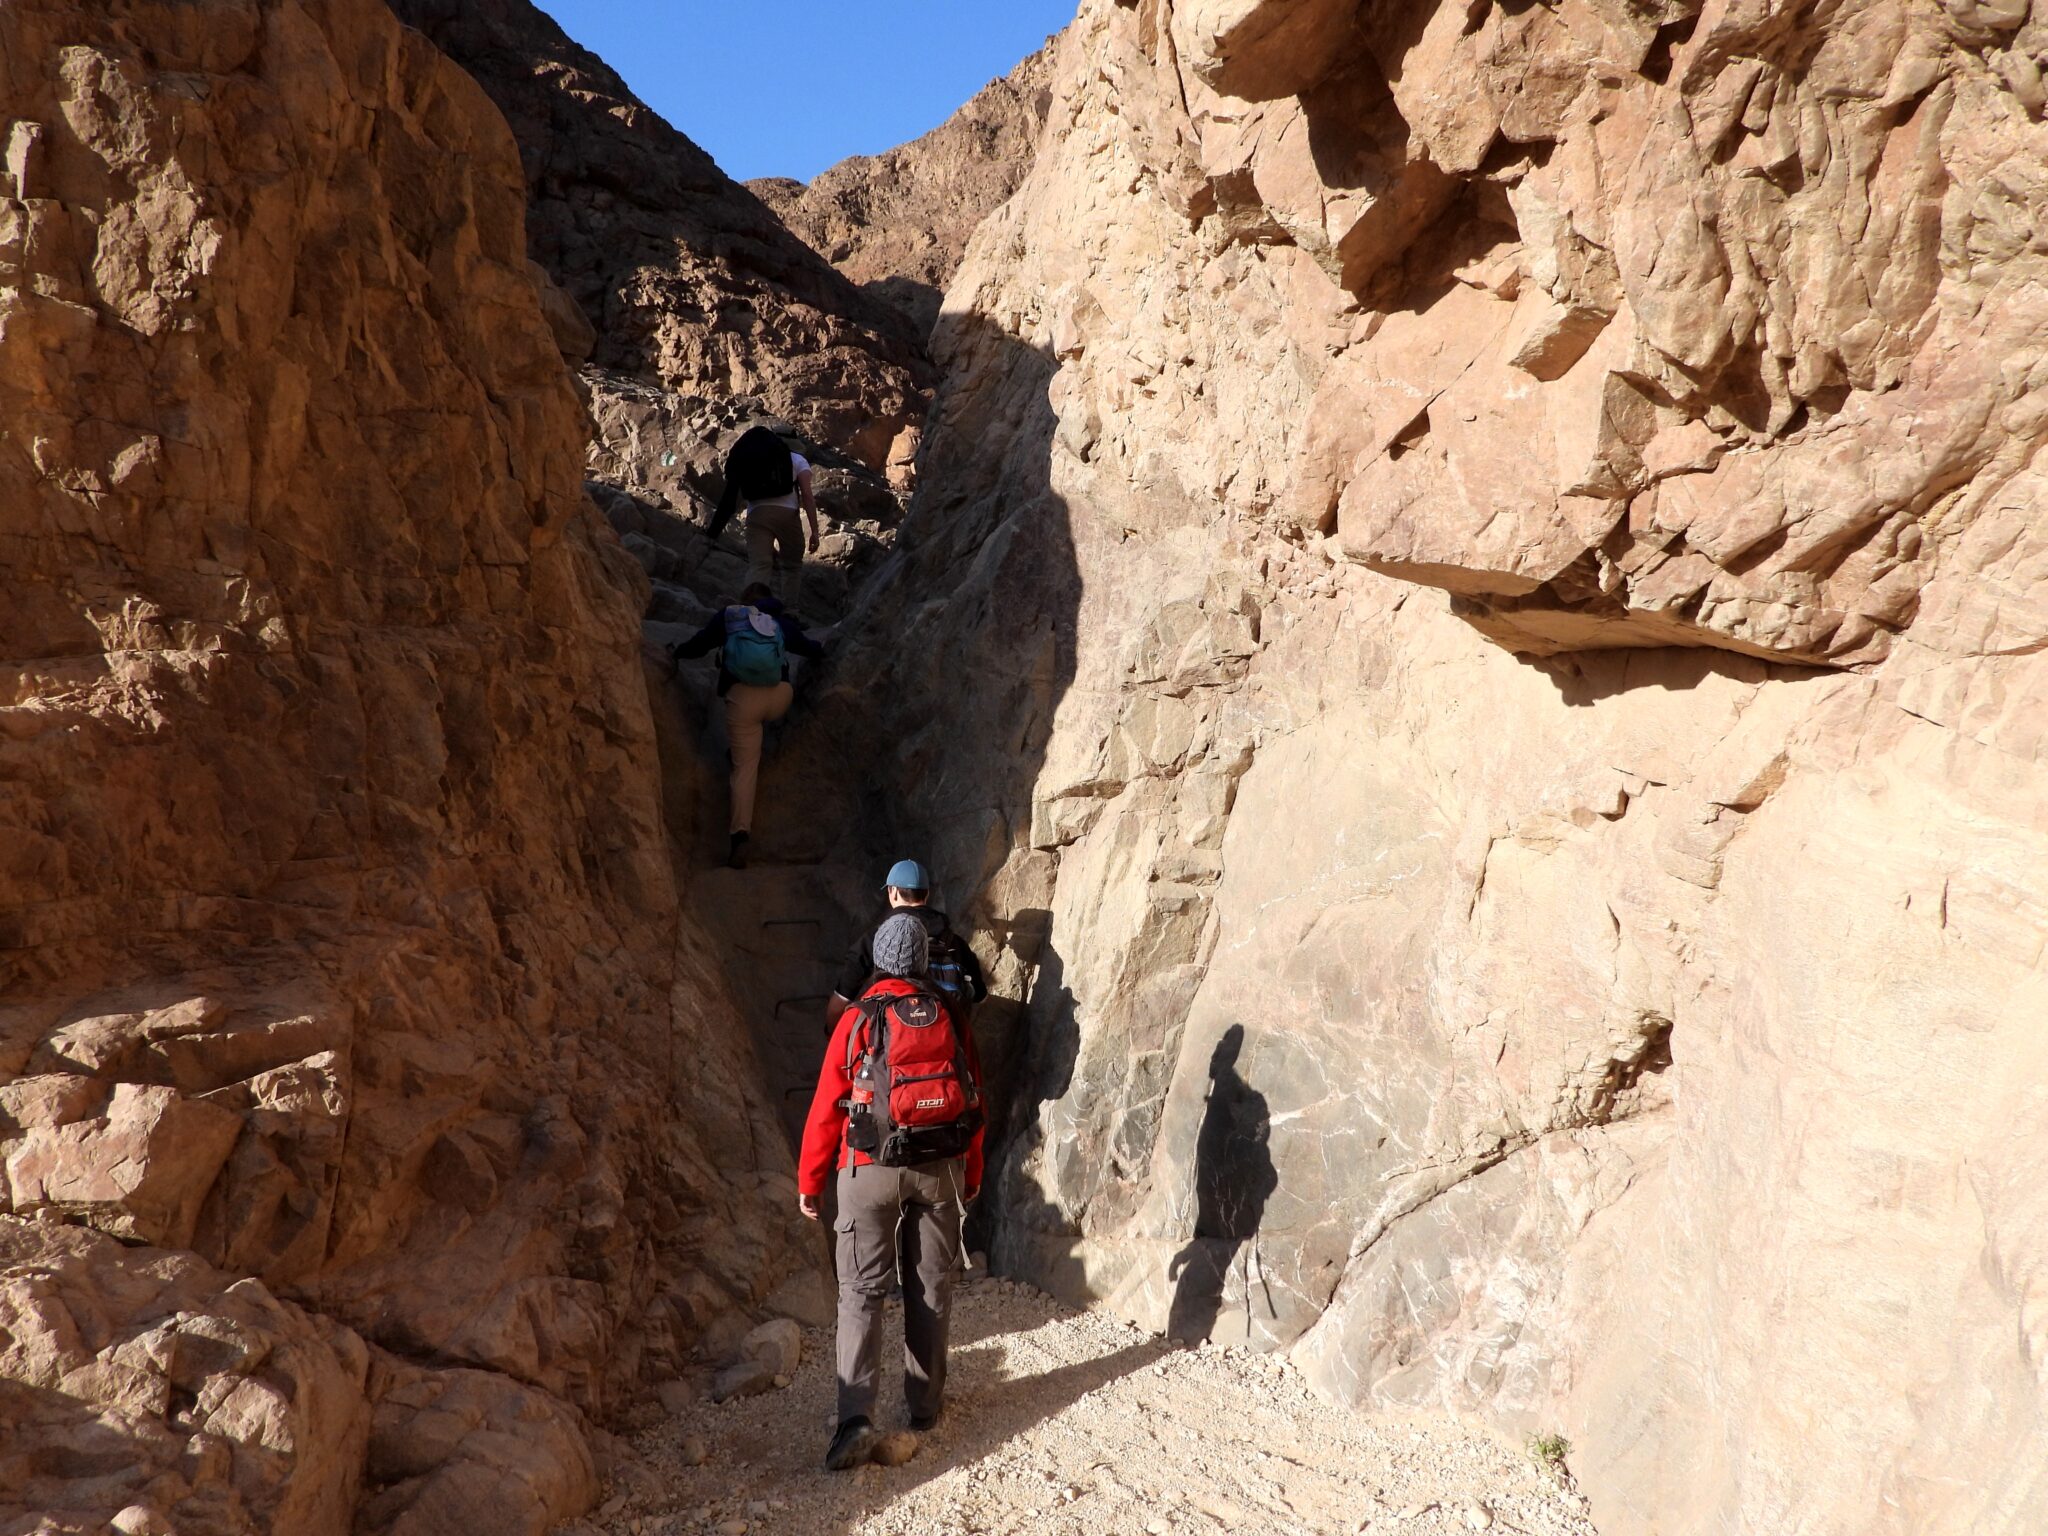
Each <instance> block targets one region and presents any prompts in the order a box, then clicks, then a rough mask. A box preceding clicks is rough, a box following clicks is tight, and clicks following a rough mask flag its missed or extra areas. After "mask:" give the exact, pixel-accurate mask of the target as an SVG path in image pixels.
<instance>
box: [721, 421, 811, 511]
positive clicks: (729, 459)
mask: <svg viewBox="0 0 2048 1536" xmlns="http://www.w3.org/2000/svg"><path fill="white" fill-rule="evenodd" d="M725 478H726V480H727V481H728V482H729V483H730V484H732V485H735V486H737V487H739V493H740V495H742V496H744V497H745V498H746V499H747V500H748V501H773V500H774V499H775V498H776V497H778V496H787V495H788V494H789V493H790V492H791V491H793V490H795V489H796V465H795V464H794V463H793V462H792V461H791V459H790V456H789V444H787V443H785V442H784V441H783V440H782V439H781V438H779V437H777V436H776V435H775V434H774V433H773V432H770V431H769V430H768V429H767V428H766V427H749V428H747V430H746V431H744V432H742V433H741V434H740V440H739V441H738V442H736V443H734V444H733V445H732V449H731V451H730V452H728V453H727V454H726V456H725Z"/></svg>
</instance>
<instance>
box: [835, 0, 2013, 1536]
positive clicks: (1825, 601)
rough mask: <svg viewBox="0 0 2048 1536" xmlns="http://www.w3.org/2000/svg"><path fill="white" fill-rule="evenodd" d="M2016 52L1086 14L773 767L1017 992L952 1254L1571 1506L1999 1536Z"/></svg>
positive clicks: (1736, 1525)
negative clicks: (975, 1235) (1132, 1321)
mask: <svg viewBox="0 0 2048 1536" xmlns="http://www.w3.org/2000/svg"><path fill="white" fill-rule="evenodd" d="M2044 47H2048V21H2043V20H2039V19H2033V18H2030V15H2029V13H2028V12H2027V10H2026V8H2025V7H2024V6H2023V5H2017V4H2015V5H2001V4H1989V3H1972V0H1952V3H1948V4H1945V5H1943V6H1935V5H1933V4H1929V3H1925V0H1863V3H1858V4H1852V5H1848V6H1838V7H1821V6H1814V5H1810V4H1803V3H1787V4H1775V5H1758V6H1749V7H1742V6H1736V5H1732V4H1723V3H1719V0H1710V3H1707V4H1705V5H1700V4H1696V3H1692V0H1670V3H1668V4H1664V5H1661V6H1652V7H1643V6H1626V7H1625V6H1621V5H1610V4H1607V3H1605V0H1589V3H1586V4H1567V5H1563V6H1558V7H1549V6H1511V7H1501V6H1489V5H1486V4H1479V5H1455V6H1452V5H1446V6H1440V7H1427V6H1411V7H1397V6H1392V5H1379V4H1366V5H1363V6H1355V5H1353V4H1351V3H1350V0H1181V3H1167V0H1137V3H1135V4H1125V3H1113V0H1090V3H1089V4H1087V5H1086V6H1085V7H1084V9H1083V13H1082V17H1081V19H1080V21H1079V22H1078V23H1077V25H1076V27H1075V28H1074V29H1073V30H1072V31H1071V32H1070V33H1069V34H1067V36H1066V38H1065V40H1064V42H1063V44H1062V46H1061V50H1060V53H1059V60H1058V66H1057V75H1056V82H1055V86H1054V98H1053V103H1052V107H1051V111H1050V115H1049V123H1048V129H1047V136H1046V138H1045V140H1044V141H1043V145H1042V149H1041V154H1040V157H1039V160H1038V162H1037V164H1036V166H1035V168H1034V169H1033V171H1032V173H1031V176H1030V178H1029V179H1028V180H1027V182H1026V183H1025V185H1024V186H1023V188H1022V190H1021V191H1020V193H1019V194H1018V196H1017V197H1016V198H1015V199H1014V200H1013V201H1012V202H1011V203H1010V204H1009V205H1008V206H1007V207H1006V208H1005V209H1004V210H1003V211H1002V213H1000V214H999V215H998V216H997V217H995V218H993V219H992V220H991V221H990V222H989V223H988V224H986V225H984V226H983V228H982V229H981V230H980V232H979V233H978V234H977V235H976V237H975V240H974V242H973V245H972V247H971V248H970V251H969V254H968V256H967V259H966V261H965V263H964V265H963V266H962V268H961V271H960V273H959V275H958V276H957V277H956V279H955V280H954V283H953V286H952V289H951V290H950V293H949V295H948V312H947V314H946V315H945V317H944V318H943V319H942V320H941V322H940V325H939V329H938V332H937V336H936V338H935V349H936V351H937V352H938V354H939V358H940V361H941V363H942V364H943V366H944V367H945V369H946V371H947V377H946V381H945V384H944V386H943V388H942V391H941V395H940V398H939V400H938V403H937V405H936V406H935V408H934V414H933V417H932V425H931V428H930V434H931V435H930V438H929V440H928V442H927V445H926V451H925V456H924V460H923V464H922V469H921V476H922V478H921V486H920V492H919V500H918V502H917V504H916V506H915V508H914V509H913V511H912V514H911V517H910V520H909V521H908V522H907V524H906V525H905V528H904V531H903V535H902V540H901V543H900V547H899V556H898V559H897V561H896V563H895V564H893V565H892V566H891V567H890V568H889V569H888V570H886V571H885V572H884V573H883V574H882V576H881V577H880V578H879V580H878V582H877V584H876V586H875V587H874V589H873V591H872V592H871V594H870V598H869V604H868V607H867V609H866V611H865V613H864V614H863V615H862V616H861V618H860V620H859V621H858V622H859V624H860V626H861V627H860V631H859V633H860V635H861V636H863V637H864V638H862V639H859V640H856V642H855V646H854V654H851V655H849V656H848V657H847V659H846V661H845V664H844V665H843V666H842V667H841V668H840V669H839V671H838V673H837V678H836V681H837V687H838V692H837V693H836V695H835V696H834V697H833V698H831V699H828V700H826V701H825V702H824V704H823V706H822V707H821V709H820V711H819V714H818V716H817V718H816V721H815V724H814V727H813V735H812V737H811V741H812V750H813V751H814V752H815V753H816V754H817V755H818V757H819V759H820V760H823V758H824V756H825V754H826V753H827V752H829V750H830V748H831V744H832V743H833V742H835V741H839V742H843V741H845V740H847V739H849V738H848V736H847V732H848V731H849V730H852V729H854V728H855V727H856V726H858V728H859V729H860V731H861V733H862V734H861V738H860V739H862V740H865V741H868V742H870V743H874V744H877V745H876V750H877V751H879V752H884V753H888V754H889V755H890V760H889V761H888V762H887V764H886V765H885V766H883V767H880V768H878V769H877V771H876V777H877V779H878V780H881V781H886V782H889V783H891V784H892V785H893V786H894V787H896V788H897V789H898V790H900V792H901V796H902V800H901V804H900V808H899V809H898V810H897V811H896V812H895V814H894V815H893V817H885V816H878V815H877V813H876V812H875V811H874V810H873V809H872V807H873V806H874V805H875V804H876V803H877V797H872V796H871V797H869V798H867V799H866V800H865V801H864V802H863V801H861V800H860V798H859V796H858V795H857V794H854V793H849V796H848V798H849V802H850V803H849V804H848V805H846V806H845V807H843V809H844V810H845V812H846V813H847V814H848V815H849V816H857V815H858V814H859V813H860V812H861V810H862V809H863V806H865V807H866V808H867V811H868V817H869V821H870V823H871V824H873V823H875V822H876V821H880V822H881V823H883V824H882V825H881V826H879V827H878V828H877V840H878V841H880V840H882V839H885V838H887V837H894V838H896V839H899V840H905V841H908V840H921V841H923V842H924V843H925V844H926V845H927V846H929V847H930V849H931V850H932V856H933V857H934V859H935V860H936V862H937V864H938V866H939V869H938V873H939V876H940V879H941V881H942V883H943V884H944V885H945V886H947V887H948V888H949V891H950V892H951V893H953V894H954V895H955V896H956V897H961V896H964V895H965V894H966V893H969V892H972V893H974V898H973V902H972V912H971V916H972V918H973V920H974V923H975V926H976V928H977V931H978V934H979V940H980V942H981V944H982V946H983V949H984V952H985V954H986V955H987V956H988V957H989V958H990V959H991V960H992V961H993V962H994V964H995V968H996V970H997V972H998V974H999V975H1000V976H1001V977H1002V978H1003V980H1004V982H1005V985H1006V987H1007V988H1008V989H1010V990H1011V991H1012V993H1013V995H1022V994H1023V992H1024V991H1025V989H1027V988H1028V995H1029V1003H1028V1006H1027V1008H1026V1010H1025V1013H1024V1015H1023V1019H1022V1025H1023V1027H1021V1028H1020V1027H1017V1021H1015V1020H1011V1019H1005V1018H1003V1017H1002V1016H1001V1015H1000V1014H999V1015H998V1016H997V1017H996V1018H995V1019H994V1020H993V1021H992V1033H993V1034H994V1035H995V1036H996V1038H995V1039H992V1040H991V1042H990V1044H991V1049H992V1050H993V1051H995V1052H996V1053H997V1054H998V1055H1001V1056H1006V1057H1007V1062H1006V1066H1007V1070H1008V1071H1009V1073H1010V1074H1011V1077H1012V1081H1013V1082H1014V1085H1015V1088H1014V1093H1013V1098H1012V1116H1013V1124H1014V1126H1015V1130H1014V1133H1013V1135H1012V1136H1011V1138H1010V1142H1009V1149H1008V1156H1007V1160H1006V1163H1005V1165H1004V1167H1003V1170H1002V1172H1001V1174H1000V1176H999V1177H998V1179H997V1180H996V1193H995V1201H996V1212H995V1218H996V1220H995V1227H996V1236H995V1254H996V1258H997V1261H998V1266H999V1268H1000V1267H1003V1266H1008V1267H1010V1268H1011V1269H1012V1270H1013V1271H1015V1272H1019V1273H1022V1274H1025V1275H1027V1276H1029V1277H1031V1278H1034V1279H1037V1280H1039V1281H1041V1282H1042V1283H1045V1284H1048V1285H1050V1286H1052V1287H1053V1288H1055V1289H1057V1290H1059V1291H1061V1292H1062V1293H1064V1294H1067V1295H1069V1296H1074V1297H1098V1298H1104V1299H1106V1300H1107V1301H1109V1302H1110V1303H1111V1304H1113V1305H1114V1306H1116V1307H1118V1308H1119V1309H1120V1310H1123V1311H1125V1312H1127V1313H1128V1314H1130V1315H1132V1316H1134V1317H1137V1318H1140V1319H1142V1320H1145V1321H1147V1322H1150V1323H1153V1324H1154V1325H1157V1326H1168V1325H1171V1326H1173V1327H1175V1328H1176V1329H1177V1330H1179V1331H1184V1332H1191V1333H1210V1334H1213V1335H1215V1336H1218V1337H1223V1338H1227V1339H1232V1340H1237V1339H1250V1340H1252V1341H1254V1342H1256V1343H1259V1344H1261V1345H1263V1346H1265V1347H1272V1348H1283V1347H1284V1348H1289V1349H1291V1350H1293V1351H1294V1352H1295V1354H1296V1356H1297V1358H1298V1359H1300V1360H1301V1361H1302V1362H1303V1363H1304V1364H1305V1365H1306V1366H1307V1368H1308V1369H1309V1370H1310V1372H1311V1373H1312V1374H1313V1375H1314V1376H1315V1377H1316V1378H1317V1379H1318V1380H1319V1381H1320V1382H1321V1383H1322V1384H1323V1385H1324V1387H1325V1389H1326V1390H1328V1391H1330V1392H1333V1393H1335V1394H1337V1395H1339V1396H1342V1397H1344V1398H1346V1399H1349V1400H1352V1401H1356V1402H1363V1403H1377V1404H1384V1405H1389V1406H1398V1405H1438V1406H1447V1407H1449V1408H1452V1409H1454V1410H1458V1411H1465V1412H1473V1413H1478V1414H1482V1415H1484V1416H1486V1417H1488V1418H1491V1419H1493V1420H1494V1421H1496V1422H1499V1423H1502V1424H1504V1425H1507V1426H1510V1427H1513V1428H1515V1429H1518V1430H1532V1431H1533V1430H1541V1431H1560V1432H1562V1433H1564V1434H1565V1435H1566V1436H1568V1437H1569V1439H1570V1441H1571V1443H1572V1446H1573V1451H1572V1460H1573V1465H1574V1467H1575V1469H1576V1470H1577V1472H1578V1473H1579V1475H1580V1478H1581V1480H1582V1482H1583V1484H1584V1485H1585V1486H1586V1487H1587V1489H1588V1490H1589V1492H1590V1494H1591V1495H1592V1498H1593V1503H1594V1508H1595V1512H1596V1516H1597V1517H1598V1518H1599V1520H1600V1522H1601V1525H1602V1528H1603V1529H1605V1530H1610V1531H1616V1532H1623V1531H1644V1530H1656V1531H1658V1532H1661V1533H1664V1536H1683V1533H1688V1532H1707V1531H1729V1530H1744V1531H1767V1530H1769V1531H1776V1530H1800V1531H1805V1532H1813V1533H1840V1536H1849V1533H1857V1536H1865V1533H1872V1532H1897V1533H1906V1532H1912V1533H1916V1536H1920V1533H1933V1532H1956V1533H1961V1532H1973V1533H1991V1532H2012V1533H2018V1532H2022V1531H2033V1530H2036V1529H2039V1528H2041V1527H2042V1526H2043V1524H2044V1522H2048V1480H2044V1477H2043V1474H2042V1472H2041V1470H2040V1469H2041V1468H2042V1467H2043V1466H2048V1455H2044V1451H2048V1432H2044V1424H2043V1421H2042V1414H2043V1403H2044V1402H2048V1396H2044V1393H2048V1376H2044V1371H2043V1367H2042V1364H2041V1361H2042V1358H2043V1353H2044V1347H2048V1346H2044V1342H2043V1339H2042V1337H2041V1318H2042V1316H2043V1315H2044V1313H2043V1308H2042V1298H2043V1294H2044V1293H2043V1289H2042V1287H2043V1284H2044V1275H2048V1235H2044V1234H2048V1224H2044V1221H2043V1212H2042V1198H2041V1195H2040V1192H2039V1191H2040V1181H2039V1180H2038V1179H2037V1178H2036V1177H2034V1176H2033V1172H2032V1170H2033V1169H2034V1168H2035V1167H2036V1166H2037V1165H2038V1164H2039V1163H2040V1161H2041V1159H2042V1158H2043V1156H2044V1155H2048V1142H2044V1133H2043V1130H2042V1127H2043V1125H2044V1123H2048V1122H2044V1120H2043V1117H2042V1115H2041V1112H2040V1111H2041V1106H2042V1103H2043V1099H2044V1094H2048V1059H2044V1056H2043V1051H2042V1047H2041V1044H2040V1039H2039V1030H2038V1029H2037V1028H2036V1027H2035V1021H2036V1020H2038V1019H2039V1018H2040V1017H2041V1015H2042V1009H2043V1005H2044V1004H2048V977H2044V970H2043V963H2044V953H2043V947H2042V944H2043V940H2042V935H2043V932H2044V925H2048V775H2044V771H2043V770H2044V761H2043V759H2044V756H2048V739H2044V736H2043V730H2042V722H2043V720H2044V719H2048V520H2044V515H2043V512H2042V484H2041V472H2040V470H2039V468H2038V466H2037V463H2036V459H2037V455H2038V451H2039V448H2040V446H2041V443H2042V440H2043V437H2044V435H2048V410H2044V408H2043V405H2042V400H2041V396H2040V392H2039V384H2040V379H2041V377H2042V374H2043V361H2042V359H2043V344H2042V340H2041V338H2042V336H2043V334H2044V328H2043V327H2044V321H2048V311H2044V304H2048V284H2044V282H2043V278H2044V276H2048V272H2044V262H2048V257H2044V256H2043V254H2042V252H2041V249H2040V243H2039V241H2038V239H2037V238H2036V237H2035V234H2034V232H2035V231H2037V230H2038V229H2040V228H2041V227H2042V226H2043V223H2044V220H2048V183H2044V182H2043V180H2042V178H2041V176H2040V174H2039V170H2038V167H2039V166H2040V164H2041V163H2042V161H2043V158H2044V154H2048V138H2044V135H2048V129H2044V128H2043V126H2042V125H2041V123H2040V122H2039V121H2038V114H2039V113H2040V111H2041V110H2042V106H2043V101H2042V93H2041V87H2040V85H2039V64H2038V61H2039V58H2040V56H2041V53H2042V51H2043V49H2044ZM935 686H936V687H940V688H942V689H943V690H944V691H945V692H946V696H947V697H948V698H949V699H950V700H951V701H952V703H953V706H954V708H955V710H956V711H957V712H956V713H952V714H942V713H940V712H937V711H935V710H934V708H933V707H932V704H931V702H930V701H931V690H932V689H933V687H935ZM898 701H901V703H900V705H899V703H898ZM820 809H821V810H822V811H826V812H828V813H829V812H830V811H831V809H832V807H830V806H829V805H825V804H824V803H822V802H820Z"/></svg>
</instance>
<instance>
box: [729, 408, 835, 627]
mask: <svg viewBox="0 0 2048 1536" xmlns="http://www.w3.org/2000/svg"><path fill="white" fill-rule="evenodd" d="M742 502H744V503H745V505H746V509H747V576H746V581H747V585H749V586H752V585H753V584H754V583H756V582H759V583H760V584H762V585H763V586H766V587H768V588H769V589H770V590H772V591H773V592H774V593H775V595H776V596H777V597H779V598H781V599H782V600H783V601H784V602H793V601H794V600H795V597H796V587H797V584H798V580H799V578H800V577H801V575H802V571H803V558H804V555H805V553H806V552H809V553H816V552H817V548H818V502H817V498H816V497H815V496H814V495H813V494H812V492H811V461H810V460H809V459H806V458H805V457H804V456H803V455H802V454H800V453H798V452H796V451H795V450H794V449H792V448H791V447H790V446H789V445H788V444H787V443H785V442H784V441H783V440H782V439H781V438H780V437H778V436H777V435H776V434H775V433H774V432H771V431H770V430H769V429H768V428H766V427H759V426H756V427H749V428H748V429H747V430H746V431H745V432H743V433H741V434H740V437H739V440H738V441H737V442H735V443H734V444H733V445H732V448H731V449H730V450H729V451H728V452H727V454H726V456H725V493H724V494H723V495H722V496H720V497H719V500H718V510H717V511H715V512H713V513H712V514H711V522H710V524H709V526H708V527H707V529H706V532H708V533H709V534H710V535H711V537H713V538H714V539H715V538H717V537H718V535H719V534H720V532H722V531H723V530H724V528H725V525H726V524H727V523H728V522H729V521H731V519H732V517H733V514H734V513H735V512H737V511H738V510H739V507H740V504H741V503H742ZM799 512H801V514H802V517H803V519H804V520H806V521H808V523H809V524H810V532H809V537H808V538H806V537H805V534H804V531H803V528H802V525H801V524H800V523H799V521H798V514H799Z"/></svg>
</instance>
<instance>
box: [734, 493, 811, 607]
mask: <svg viewBox="0 0 2048 1536" xmlns="http://www.w3.org/2000/svg"><path fill="white" fill-rule="evenodd" d="M803 565H804V526H803V517H802V515H801V514H800V513H799V512H798V511H797V509H796V508H795V507H794V506H784V505H783V504H782V503H781V502H779V501H763V502H756V503H754V504H753V505H751V506H749V507H748V508H747V585H748V586H752V585H753V584H754V583H755V582H757V581H758V582H761V583H763V584H764V585H766V586H767V587H768V588H769V589H770V590H771V591H773V592H774V594H775V595H776V596H777V597H779V598H781V599H782V600H783V601H784V602H785V603H790V604H792V605H793V604H794V603H795V602H796V598H797V593H796V587H797V584H798V580H799V578H800V577H801V576H802V575H803Z"/></svg>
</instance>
